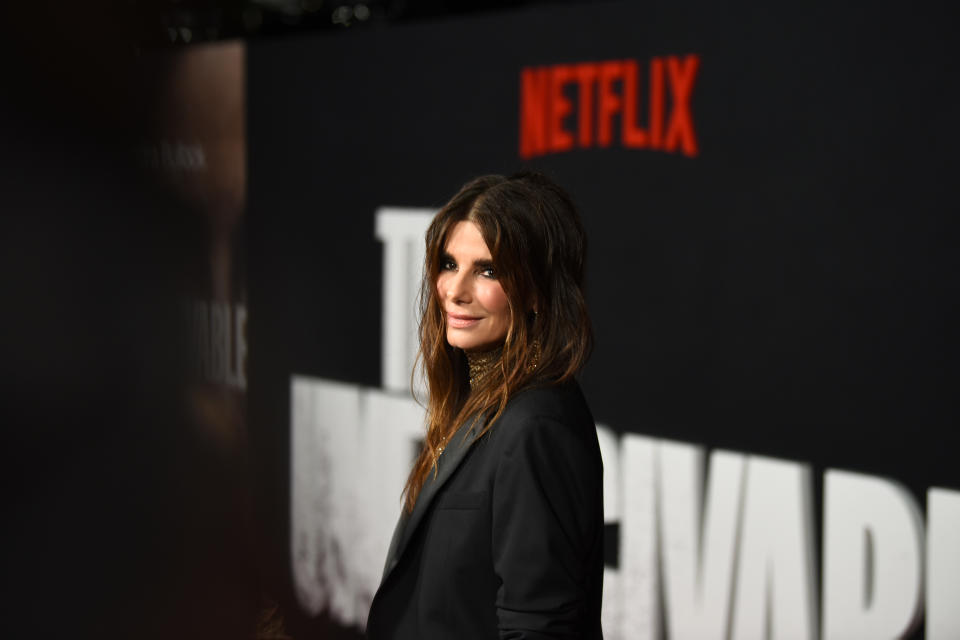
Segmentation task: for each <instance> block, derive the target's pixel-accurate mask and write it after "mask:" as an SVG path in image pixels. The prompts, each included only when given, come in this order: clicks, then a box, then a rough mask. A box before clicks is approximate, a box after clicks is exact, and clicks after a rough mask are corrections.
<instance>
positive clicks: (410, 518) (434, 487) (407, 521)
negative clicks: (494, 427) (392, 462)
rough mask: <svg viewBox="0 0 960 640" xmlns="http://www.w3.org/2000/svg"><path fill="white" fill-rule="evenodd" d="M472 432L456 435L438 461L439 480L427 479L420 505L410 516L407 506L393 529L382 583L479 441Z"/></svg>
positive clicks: (437, 477)
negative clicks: (442, 490)
mask: <svg viewBox="0 0 960 640" xmlns="http://www.w3.org/2000/svg"><path fill="white" fill-rule="evenodd" d="M471 431H472V428H471V429H468V430H467V432H466V435H465V436H464V435H461V432H460V431H458V432H457V433H456V434H454V436H453V437H452V438H451V439H450V443H449V444H448V445H447V448H446V449H444V450H443V453H442V454H440V459H439V460H437V475H436V477H434V476H433V474H431V475H430V476H429V477H428V478H427V481H426V482H425V483H424V484H423V488H422V489H420V495H418V496H417V502H416V504H414V505H413V511H411V512H409V513H408V512H407V510H406V507H404V508H403V510H402V512H401V513H400V520H399V521H398V522H397V526H396V528H395V529H394V530H393V538H391V540H390V548H389V550H388V551H387V562H386V564H385V565H384V567H383V578H381V580H380V582H381V583H383V581H385V580H386V579H387V576H388V575H390V571H392V570H393V568H394V567H395V566H397V564H398V563H399V562H400V558H401V557H402V556H403V552H404V551H405V550H406V548H407V544H408V543H409V542H410V539H411V538H412V537H413V533H414V532H415V531H416V530H417V525H419V524H420V521H421V520H423V516H424V514H426V512H427V510H428V508H429V507H430V505H431V503H432V502H433V500H434V498H435V497H436V496H437V493H438V492H439V491H440V489H441V488H442V487H443V485H444V484H445V483H446V482H447V480H449V479H450V476H452V475H453V472H454V471H456V470H457V467H459V466H460V463H461V462H463V460H464V458H465V457H466V455H467V452H468V451H469V450H470V447H471V446H472V445H473V442H474V440H475V438H473V437H472V436H471V433H470V432H471Z"/></svg>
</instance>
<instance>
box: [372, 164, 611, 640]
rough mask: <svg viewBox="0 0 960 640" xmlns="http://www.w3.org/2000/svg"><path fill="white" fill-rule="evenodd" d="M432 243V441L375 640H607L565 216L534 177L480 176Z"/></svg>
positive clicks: (580, 317)
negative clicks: (603, 637) (577, 377)
mask: <svg viewBox="0 0 960 640" xmlns="http://www.w3.org/2000/svg"><path fill="white" fill-rule="evenodd" d="M426 242H427V249H426V264H425V277H424V290H423V292H422V295H421V306H422V320H421V327H420V340H421V344H420V358H421V364H422V367H423V370H424V373H425V376H426V380H427V384H428V388H429V398H428V402H427V434H426V439H425V441H424V444H423V447H422V449H421V451H420V454H419V457H418V458H417V460H416V462H415V464H414V466H413V470H412V471H411V473H410V477H409V479H408V481H407V486H406V489H405V508H404V510H403V513H402V515H401V518H400V522H399V523H398V524H397V528H396V531H395V532H394V536H393V540H392V541H391V544H390V551H389V552H388V556H387V564H386V567H385V568H384V576H383V579H382V582H381V584H380V588H379V590H378V591H377V594H376V596H375V597H374V600H373V604H372V605H371V608H370V614H369V617H368V621H367V634H368V637H369V638H371V640H380V639H385V638H393V639H404V640H405V639H410V640H423V639H432V638H437V639H444V640H447V639H455V640H460V639H468V638H496V637H500V638H600V637H601V631H600V596H601V588H602V578H603V554H602V538H603V482H602V475H603V469H602V465H601V462H600V449H599V446H598V444H597V436H596V429H595V426H594V422H593V418H592V416H591V415H590V410H589V409H588V408H587V405H586V402H585V401H584V399H583V395H582V394H581V392H580V389H579V387H578V385H577V383H576V381H575V380H574V375H575V374H576V373H577V372H578V371H579V370H580V368H581V367H582V366H583V364H584V362H585V361H586V359H587V356H588V355H589V352H590V346H591V333H590V321H589V317H588V315H587V310H586V305H585V302H584V298H583V292H582V282H583V266H584V257H585V255H584V254H585V248H586V247H585V245H586V238H585V236H584V232H583V227H582V226H581V224H580V220H579V217H578V215H577V213H576V210H575V208H574V207H573V204H572V202H571V201H570V198H569V197H568V196H567V195H566V194H565V193H564V192H563V190H562V189H560V188H559V187H558V186H556V185H555V184H553V183H552V182H550V181H549V180H548V179H547V178H545V177H543V176H541V175H538V174H533V173H521V174H517V175H514V176H511V177H509V178H504V177H502V176H485V177H481V178H477V179H476V180H474V181H472V182H470V183H468V184H467V185H465V186H464V187H463V188H462V189H461V190H460V192H459V193H457V194H456V195H455V196H454V197H453V199H452V200H450V202H449V203H447V205H446V206H444V207H443V209H441V210H440V212H439V213H438V214H437V216H436V217H435V218H434V220H433V222H432V223H431V225H430V227H429V229H428V230H427V238H426ZM498 634H499V636H498Z"/></svg>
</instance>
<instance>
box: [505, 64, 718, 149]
mask: <svg viewBox="0 0 960 640" xmlns="http://www.w3.org/2000/svg"><path fill="white" fill-rule="evenodd" d="M699 66H700V57H699V56H698V55H696V54H688V55H686V56H663V57H655V58H651V59H650V61H649V62H647V63H642V62H641V61H638V60H607V61H604V62H581V63H578V64H557V65H551V66H546V67H525V68H523V69H522V70H521V71H520V157H521V158H532V157H534V156H540V155H545V154H548V153H562V152H564V151H572V150H573V149H574V148H575V147H576V148H579V149H589V148H592V147H609V146H610V145H612V144H614V142H615V141H618V142H619V145H620V146H621V147H623V148H626V149H649V150H651V151H665V152H668V153H675V152H679V153H682V154H683V155H685V156H688V157H694V156H696V155H697V153H698V152H699V148H698V146H697V136H696V133H695V130H694V126H693V114H692V112H691V109H690V99H691V97H692V95H693V87H694V83H695V82H696V78H697V70H698V69H699ZM618 121H619V122H618ZM617 124H619V127H617V126H616V125H617Z"/></svg>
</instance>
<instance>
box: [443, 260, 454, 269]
mask: <svg viewBox="0 0 960 640" xmlns="http://www.w3.org/2000/svg"><path fill="white" fill-rule="evenodd" d="M456 270H457V263H456V262H453V261H452V260H444V261H443V262H441V263H440V271H456Z"/></svg>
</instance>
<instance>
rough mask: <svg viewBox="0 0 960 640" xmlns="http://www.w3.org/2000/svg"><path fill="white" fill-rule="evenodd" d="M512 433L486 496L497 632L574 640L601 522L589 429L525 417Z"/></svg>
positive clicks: (598, 468)
mask: <svg viewBox="0 0 960 640" xmlns="http://www.w3.org/2000/svg"><path fill="white" fill-rule="evenodd" d="M517 432H518V433H516V434H515V435H516V436H517V441H516V442H513V443H511V446H510V447H508V448H507V450H506V451H505V452H504V454H503V456H502V457H501V460H500V462H499V464H498V467H497V471H496V478H495V485H494V491H493V496H492V498H493V500H492V502H493V504H492V510H493V512H492V516H493V519H492V543H493V547H492V550H493V565H494V571H495V572H496V574H497V576H498V578H499V579H500V581H501V582H500V586H499V589H498V591H497V599H496V606H497V617H498V626H499V632H500V638H501V639H503V640H521V639H531V640H532V639H547V638H580V637H581V636H582V635H583V633H585V630H584V629H583V625H584V623H585V612H586V608H587V607H588V603H587V598H588V594H587V593H586V589H587V588H588V585H589V583H590V580H591V563H592V562H594V561H595V560H596V549H597V546H596V545H598V544H599V541H598V537H599V536H600V535H602V527H603V489H602V484H603V477H602V474H603V471H602V465H601V463H600V459H599V450H598V448H597V445H596V441H595V437H596V436H595V431H594V430H593V427H592V425H590V428H589V429H586V428H584V429H580V430H577V429H574V428H572V426H571V425H569V424H565V423H563V422H561V421H558V420H556V419H551V418H531V419H530V420H528V421H526V424H524V425H522V428H520V429H518V430H517ZM587 435H589V436H590V437H592V438H594V441H593V442H592V443H591V442H590V441H589V440H588V439H587V437H586V436H587ZM593 588H596V585H594V586H593Z"/></svg>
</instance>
